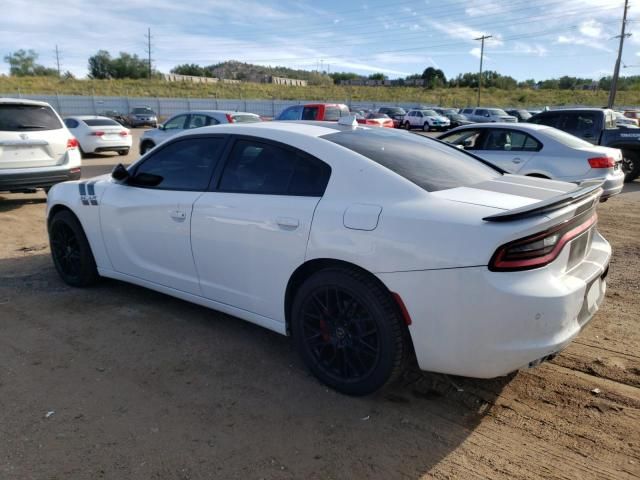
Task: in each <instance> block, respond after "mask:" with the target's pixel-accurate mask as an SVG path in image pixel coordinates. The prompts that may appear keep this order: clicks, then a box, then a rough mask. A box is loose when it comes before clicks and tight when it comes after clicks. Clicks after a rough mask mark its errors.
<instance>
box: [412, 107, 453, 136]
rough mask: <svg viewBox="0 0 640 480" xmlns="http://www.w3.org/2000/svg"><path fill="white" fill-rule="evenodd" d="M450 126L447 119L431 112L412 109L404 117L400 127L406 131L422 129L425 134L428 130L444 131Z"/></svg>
mask: <svg viewBox="0 0 640 480" xmlns="http://www.w3.org/2000/svg"><path fill="white" fill-rule="evenodd" d="M450 125H451V121H450V120H449V119H448V118H447V117H443V116H442V115H439V114H438V113H436V112H435V111H433V110H422V109H413V110H409V111H408V112H407V114H406V115H405V116H404V120H403V121H402V127H403V128H406V129H407V130H411V129H412V128H422V129H423V130H424V131H425V132H428V131H429V130H431V129H433V130H446V129H447V128H449V126H450Z"/></svg>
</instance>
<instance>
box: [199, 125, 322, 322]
mask: <svg viewBox="0 0 640 480" xmlns="http://www.w3.org/2000/svg"><path fill="white" fill-rule="evenodd" d="M330 173H331V169H330V167H329V166H328V165H327V164H326V163H324V162H322V161H320V160H318V159H316V158H313V157H311V156H309V155H307V154H306V153H303V152H301V151H298V150H295V149H292V148H290V147H288V146H285V145H282V144H279V143H274V142H270V141H266V140H264V139H258V138H254V137H238V138H236V139H235V140H234V141H233V145H232V146H231V148H230V150H229V154H228V158H227V160H226V164H225V167H224V170H223V171H222V173H221V174H220V179H219V181H218V186H217V188H215V189H213V190H212V191H210V192H207V193H204V194H203V195H202V196H201V197H200V198H198V200H197V201H196V203H195V205H194V209H193V217H192V222H191V225H192V226H191V242H192V248H193V255H194V259H195V262H196V264H197V266H198V272H199V274H200V285H201V288H202V293H203V295H204V296H205V297H207V298H209V299H211V300H214V301H216V302H221V303H224V304H227V305H231V306H234V307H236V308H240V309H243V310H246V311H250V312H252V313H255V314H258V315H261V316H263V317H267V318H270V319H272V320H276V321H281V322H283V321H284V295H285V289H286V285H287V282H288V281H289V278H290V276H291V274H292V273H293V271H294V270H295V269H296V268H297V267H298V266H299V265H300V264H302V263H303V262H304V258H305V254H306V248H307V240H308V237H309V232H310V228H311V221H312V218H313V213H314V210H315V208H316V205H317V204H318V202H319V200H320V197H321V196H322V195H323V193H324V189H325V187H326V185H327V182H328V180H329V176H330Z"/></svg>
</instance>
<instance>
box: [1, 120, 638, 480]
mask: <svg viewBox="0 0 640 480" xmlns="http://www.w3.org/2000/svg"><path fill="white" fill-rule="evenodd" d="M138 133H139V132H138ZM133 157H134V155H133V154H132V155H131V158H130V159H129V160H132V159H133ZM120 160H122V158H118V157H113V156H107V155H105V156H102V157H95V158H89V159H86V160H85V162H84V165H85V174H97V173H100V172H102V171H108V170H109V169H110V167H111V166H112V165H113V164H115V163H117V162H118V161H120ZM44 213H45V196H44V194H42V193H37V194H33V195H22V194H7V195H4V194H0V479H3V480H4V479H11V480H13V479H20V480H22V479H32V478H33V479H47V480H53V479H65V480H66V479H100V478H106V479H118V480H121V479H205V478H224V479H232V478H242V479H261V478H264V479H267V478H268V479H294V478H295V479H299V478H305V479H342V478H380V479H391V478H410V479H413V478H421V477H426V478H438V479H445V478H463V479H467V478H478V479H486V478H489V479H491V478H501V479H540V478H560V479H631V478H640V332H639V327H640V274H639V271H640V181H638V182H636V183H635V184H632V185H629V186H628V187H627V189H626V191H625V193H623V194H622V195H619V196H618V197H616V198H614V199H612V200H610V201H608V202H607V203H604V204H601V206H600V208H599V213H600V224H599V225H600V226H599V228H600V230H601V231H602V232H603V233H604V235H605V236H606V237H607V239H608V240H609V241H610V242H611V243H612V245H613V248H614V258H613V262H612V265H611V270H610V275H609V279H608V280H609V287H608V292H607V296H606V301H605V304H604V306H603V308H602V309H601V310H600V312H598V314H597V315H596V317H595V319H594V320H593V321H592V322H591V324H590V325H589V326H588V327H587V328H586V330H585V331H584V332H583V333H582V334H581V335H580V337H579V338H578V339H577V340H576V341H574V342H573V343H572V344H571V346H570V347H569V348H568V349H567V350H566V351H564V352H563V353H562V354H561V355H559V356H558V357H557V358H556V359H555V360H554V361H553V362H551V363H547V364H543V365H541V366H539V367H537V368H534V369H531V370H526V371H521V372H519V373H518V374H517V375H513V376H511V377H509V378H503V379H497V380H492V381H478V380H470V379H463V378H445V377H443V376H439V375H430V374H425V373H419V372H416V371H412V372H409V374H407V376H406V377H405V378H404V379H403V381H402V384H401V385H398V386H397V387H394V388H393V389H391V390H388V391H386V392H385V393H380V394H376V395H373V396H370V397H365V398H350V397H347V396H344V395H340V394H337V393H335V392H333V391H330V390H328V389H326V388H325V387H324V386H322V385H321V384H319V383H318V382H317V381H316V380H315V379H314V377H312V376H311V375H310V374H309V373H308V372H307V371H306V370H305V368H304V366H303V365H302V363H301V362H300V360H299V359H298V357H297V356H296V354H295V352H294V350H293V347H292V345H291V343H290V342H289V340H288V339H287V338H285V337H281V336H279V335H277V334H275V333H271V332H269V331H267V330H264V329H261V328H259V327H256V326H253V325H251V324H248V323H245V322H242V321H240V320H237V319H235V318H233V317H230V316H227V315H223V314H220V313H218V312H215V311H211V310H207V309H205V308H201V307H198V306H194V305H191V304H188V303H186V302H183V301H180V300H176V299H173V298H171V297H168V296H165V295H162V294H158V293H155V292H152V291H148V290H144V289H142V288H138V287H135V286H131V285H127V284H124V283H120V282H116V281H106V280H105V281H103V282H102V283H101V284H100V285H99V286H97V287H95V288H91V289H87V290H78V289H73V288H70V287H67V286H66V285H64V284H63V283H62V282H61V281H60V279H59V278H58V276H57V274H56V272H55V271H54V268H53V265H52V262H51V260H50V257H49V249H48V246H47V238H46V232H45V224H44Z"/></svg>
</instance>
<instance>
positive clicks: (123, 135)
mask: <svg viewBox="0 0 640 480" xmlns="http://www.w3.org/2000/svg"><path fill="white" fill-rule="evenodd" d="M127 135H129V132H127V131H126V130H122V131H121V132H120V136H121V137H126V136H127Z"/></svg>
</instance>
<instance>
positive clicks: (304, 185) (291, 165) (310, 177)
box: [219, 140, 331, 197]
mask: <svg viewBox="0 0 640 480" xmlns="http://www.w3.org/2000/svg"><path fill="white" fill-rule="evenodd" d="M330 175H331V167H329V165H327V164H326V163H324V162H322V161H320V160H318V159H316V158H313V157H310V156H309V155H307V154H304V153H302V152H297V151H295V150H290V149H286V148H281V147H278V146H276V145H273V144H270V143H262V142H259V141H253V140H238V141H237V142H236V143H235V145H234V146H233V149H232V150H231V154H230V155H229V160H228V162H227V165H226V166H225V169H224V172H223V174H222V178H221V179H220V186H219V190H220V191H224V192H236V193H255V194H263V195H303V196H312V197H315V196H317V197H320V196H322V195H323V194H324V190H325V188H326V187H327V183H328V181H329V176H330Z"/></svg>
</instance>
